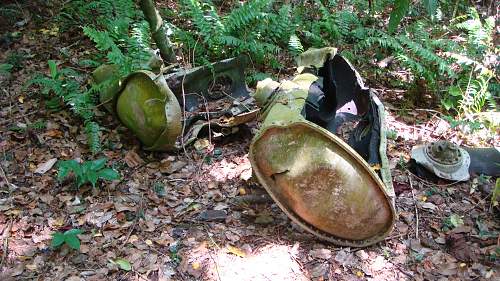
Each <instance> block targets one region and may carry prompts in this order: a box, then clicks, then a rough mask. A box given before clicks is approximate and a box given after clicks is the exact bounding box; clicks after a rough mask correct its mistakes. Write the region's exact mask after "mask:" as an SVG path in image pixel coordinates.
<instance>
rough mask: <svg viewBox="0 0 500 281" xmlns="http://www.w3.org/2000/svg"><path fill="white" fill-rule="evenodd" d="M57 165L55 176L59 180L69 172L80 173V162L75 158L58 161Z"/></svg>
mask: <svg viewBox="0 0 500 281" xmlns="http://www.w3.org/2000/svg"><path fill="white" fill-rule="evenodd" d="M58 166H59V169H58V172H57V177H58V179H59V180H62V179H65V178H66V177H67V176H68V175H69V173H71V172H74V173H75V175H80V174H81V168H80V164H79V163H78V162H76V161H75V160H66V161H59V163H58Z"/></svg>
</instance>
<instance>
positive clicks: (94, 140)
mask: <svg viewBox="0 0 500 281" xmlns="http://www.w3.org/2000/svg"><path fill="white" fill-rule="evenodd" d="M48 65H49V70H50V75H49V76H46V75H42V74H37V75H35V76H34V77H33V78H32V79H31V80H30V81H29V82H28V84H27V85H26V87H29V86H31V85H37V86H39V87H40V90H41V93H42V95H44V96H45V97H47V98H48V99H49V100H48V102H47V104H48V105H50V107H52V108H56V109H58V108H59V107H58V105H59V104H60V102H61V101H62V102H63V103H64V104H66V105H67V106H69V107H70V109H71V110H72V111H73V112H74V113H75V114H76V115H77V116H78V117H80V118H82V119H83V121H84V124H85V131H86V132H87V137H88V143H89V147H90V150H91V151H92V153H97V152H99V151H100V150H101V144H100V140H99V130H100V129H99V125H98V124H97V123H96V122H95V121H94V112H93V110H94V108H95V102H94V100H95V94H96V91H97V90H96V88H91V89H86V88H85V87H84V86H83V85H81V84H80V83H79V82H78V80H77V78H78V77H80V74H79V73H77V72H76V71H74V70H72V69H70V68H63V69H58V67H57V65H56V62H55V61H53V60H49V61H48Z"/></svg>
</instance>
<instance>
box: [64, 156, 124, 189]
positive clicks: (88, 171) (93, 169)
mask: <svg viewBox="0 0 500 281" xmlns="http://www.w3.org/2000/svg"><path fill="white" fill-rule="evenodd" d="M106 160H107V159H106V158H101V159H97V160H93V161H85V162H83V163H81V164H80V163H78V162H77V161H75V160H66V161H61V162H60V163H59V170H58V178H59V180H63V179H65V178H66V177H68V176H69V174H70V173H73V174H74V175H75V177H76V185H77V187H80V186H82V185H84V184H86V183H90V184H92V187H95V185H96V183H97V181H98V180H99V179H103V180H109V181H111V180H117V179H119V178H120V174H118V172H116V171H115V170H113V169H111V168H105V165H106Z"/></svg>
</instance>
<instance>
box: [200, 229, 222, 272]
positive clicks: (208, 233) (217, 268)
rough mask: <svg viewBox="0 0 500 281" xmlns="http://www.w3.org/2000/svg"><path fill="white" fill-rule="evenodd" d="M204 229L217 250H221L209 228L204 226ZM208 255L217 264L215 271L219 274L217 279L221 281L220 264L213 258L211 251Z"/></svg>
mask: <svg viewBox="0 0 500 281" xmlns="http://www.w3.org/2000/svg"><path fill="white" fill-rule="evenodd" d="M204 227H205V231H206V232H207V236H208V237H209V238H210V241H212V243H213V244H214V245H215V247H217V249H219V250H220V249H221V248H220V246H219V245H218V244H217V242H215V241H214V239H213V238H212V236H211V235H210V232H208V227H207V226H204ZM208 255H209V256H210V259H211V260H212V261H213V262H214V264H215V271H216V272H217V279H218V280H219V281H221V280H222V279H221V278H220V273H219V263H218V262H217V261H216V260H215V259H214V257H212V254H211V253H210V250H208Z"/></svg>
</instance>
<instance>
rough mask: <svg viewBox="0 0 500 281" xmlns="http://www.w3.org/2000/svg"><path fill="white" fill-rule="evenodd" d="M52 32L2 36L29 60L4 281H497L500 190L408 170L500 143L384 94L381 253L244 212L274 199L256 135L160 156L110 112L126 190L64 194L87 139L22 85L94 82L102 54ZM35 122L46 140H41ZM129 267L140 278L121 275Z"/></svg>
mask: <svg viewBox="0 0 500 281" xmlns="http://www.w3.org/2000/svg"><path fill="white" fill-rule="evenodd" d="M33 21H34V20H33ZM50 30H51V26H48V24H47V26H43V27H39V26H38V25H37V24H35V23H34V22H29V21H28V22H27V23H25V24H22V25H21V24H19V25H18V26H16V27H12V28H6V27H2V28H0V31H1V32H2V34H4V35H5V34H12V33H14V32H16V34H15V36H9V39H8V40H7V39H5V40H3V41H1V44H0V62H1V61H4V60H5V59H6V58H7V57H8V56H9V55H12V54H13V53H19V54H21V55H22V56H21V59H19V61H18V63H19V65H16V67H15V68H14V70H13V71H12V73H11V74H10V75H3V76H1V77H0V124H1V126H0V150H1V155H0V168H1V170H0V235H1V236H0V243H1V248H0V249H1V250H0V257H1V265H0V280H387V281H389V280H498V278H499V272H498V269H499V265H500V264H499V255H500V236H499V230H500V226H499V219H498V218H499V211H498V208H495V207H492V206H491V204H490V197H491V190H492V188H493V187H494V179H487V178H484V177H478V176H477V177H474V178H473V179H471V180H470V181H468V182H465V183H449V182H444V181H443V182H437V183H430V182H427V181H425V180H422V179H419V178H417V177H416V176H414V175H412V174H411V173H410V172H409V171H408V169H407V166H406V163H407V161H408V160H409V153H410V151H411V148H412V146H413V145H415V144H419V143H422V142H426V141H430V140H439V139H448V140H451V141H454V142H456V143H459V144H463V145H469V146H485V145H497V146H498V145H499V144H500V137H499V136H498V135H497V136H494V137H493V138H492V137H491V136H489V135H487V134H486V133H485V132H482V131H480V132H476V133H474V134H468V133H467V132H464V131H462V130H461V129H460V128H451V127H450V126H449V124H448V123H447V122H446V121H445V120H443V119H442V118H441V117H442V116H441V114H440V113H439V112H435V111H433V110H424V109H420V110H415V109H412V110H404V111H403V110H402V109H401V108H402V107H401V100H402V99H403V95H404V92H402V91H397V90H394V89H391V90H390V89H386V88H383V87H382V86H380V85H376V84H370V86H371V87H374V88H376V89H377V90H378V93H379V97H380V98H381V99H382V101H383V102H384V104H385V106H386V110H387V113H388V118H387V122H388V128H389V130H390V131H391V132H392V133H391V136H390V137H391V138H390V139H389V140H388V142H389V143H388V152H387V153H388V156H389V159H390V163H391V171H392V177H393V183H394V187H395V191H396V198H395V202H396V211H397V221H396V223H395V227H394V230H393V231H392V233H391V234H390V235H389V236H388V237H387V238H386V239H385V240H384V241H383V242H380V243H378V244H376V245H373V246H370V247H367V248H362V249H357V248H346V247H337V246H334V245H331V244H329V243H325V242H323V241H320V240H318V239H316V238H315V237H314V236H312V235H310V234H308V233H307V232H305V231H303V230H302V229H301V228H300V227H298V226H297V225H296V224H294V223H293V222H291V221H290V219H288V218H287V216H286V215H285V214H284V213H283V212H282V211H281V210H280V209H279V208H278V207H277V206H276V205H275V204H273V202H272V201H270V200H268V199H266V197H265V196H264V197H263V198H264V199H263V200H262V203H259V204H244V203H241V202H240V200H238V198H239V197H241V196H244V195H251V194H264V193H265V191H264V190H263V189H262V187H261V186H260V185H259V184H258V183H257V181H256V180H254V179H252V178H251V167H250V163H249V161H248V158H247V152H248V147H249V143H250V141H251V139H252V136H253V134H254V132H255V129H256V128H258V124H256V123H252V124H249V125H245V126H242V127H240V128H239V131H238V132H237V133H236V134H234V135H231V136H229V137H226V138H222V139H214V140H213V143H212V145H213V147H209V149H201V150H197V149H195V148H194V147H192V146H190V147H188V148H187V153H184V152H183V151H181V152H179V153H151V152H147V151H144V150H142V149H141V146H140V143H139V142H138V141H137V139H136V138H134V136H132V135H131V134H130V133H129V132H128V131H127V129H126V128H124V127H123V126H121V125H120V124H119V123H118V122H117V121H116V120H114V119H113V118H112V117H111V116H109V115H108V114H106V113H105V112H104V111H99V109H98V114H99V116H100V117H99V119H100V120H99V121H100V124H102V125H103V128H104V130H103V131H102V135H101V139H102V140H103V142H104V143H105V146H104V150H103V152H102V155H99V156H100V157H101V156H105V157H107V159H108V164H109V165H110V166H112V167H114V168H115V169H116V170H118V171H119V172H120V174H121V179H120V180H117V181H114V182H112V183H102V184H100V185H99V187H98V188H95V189H93V188H91V187H90V186H84V187H82V188H80V189H78V190H77V189H75V188H74V187H73V186H72V184H71V182H68V181H64V182H59V181H58V180H57V168H56V166H50V164H53V163H54V162H55V160H54V159H56V160H67V159H78V158H80V159H89V158H92V156H91V154H90V152H89V151H88V148H87V145H86V137H85V131H84V129H83V127H82V124H81V121H79V120H78V119H75V118H74V117H73V116H72V115H71V113H70V112H68V111H66V110H63V111H59V112H50V111H48V110H46V108H45V106H44V102H43V100H42V99H41V98H40V95H39V93H38V92H37V89H35V88H28V89H26V88H25V87H24V85H25V84H26V82H27V81H28V80H29V79H30V78H31V77H32V76H33V74H34V73H36V72H44V73H48V69H47V60H48V59H54V60H56V61H58V62H59V63H60V64H64V66H66V67H73V68H77V69H79V70H81V71H84V72H87V73H89V72H90V71H91V70H92V69H90V68H89V69H81V67H80V66H79V65H78V64H77V63H76V62H77V60H76V58H79V57H81V56H83V55H84V54H85V52H87V50H89V49H92V48H93V47H92V45H91V44H90V43H89V41H88V40H86V39H85V38H83V37H77V36H75V35H74V34H71V33H68V34H65V33H58V32H50ZM2 34H0V35H2ZM2 36H3V35H2ZM4 38H6V37H4ZM368 78H369V77H368ZM369 81H371V80H370V79H369ZM101 110H103V109H101ZM37 122H39V123H40V122H41V123H43V124H44V126H30V125H32V124H37ZM49 166H50V167H49ZM42 168H48V169H42ZM37 169H38V171H37ZM40 169H41V170H43V172H42V173H41V172H40ZM45 170H46V171H45ZM36 171H37V172H36ZM71 228H78V229H80V230H82V231H83V234H81V235H79V238H80V240H81V248H80V251H74V250H71V249H70V248H68V247H67V246H63V247H62V248H60V249H53V248H51V247H50V241H51V235H52V233H54V232H57V231H65V230H68V229H71ZM119 259H121V260H125V261H128V262H129V263H130V265H131V267H132V269H131V270H129V271H127V270H123V269H122V268H120V266H119V265H117V264H116V261H117V260H119Z"/></svg>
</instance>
